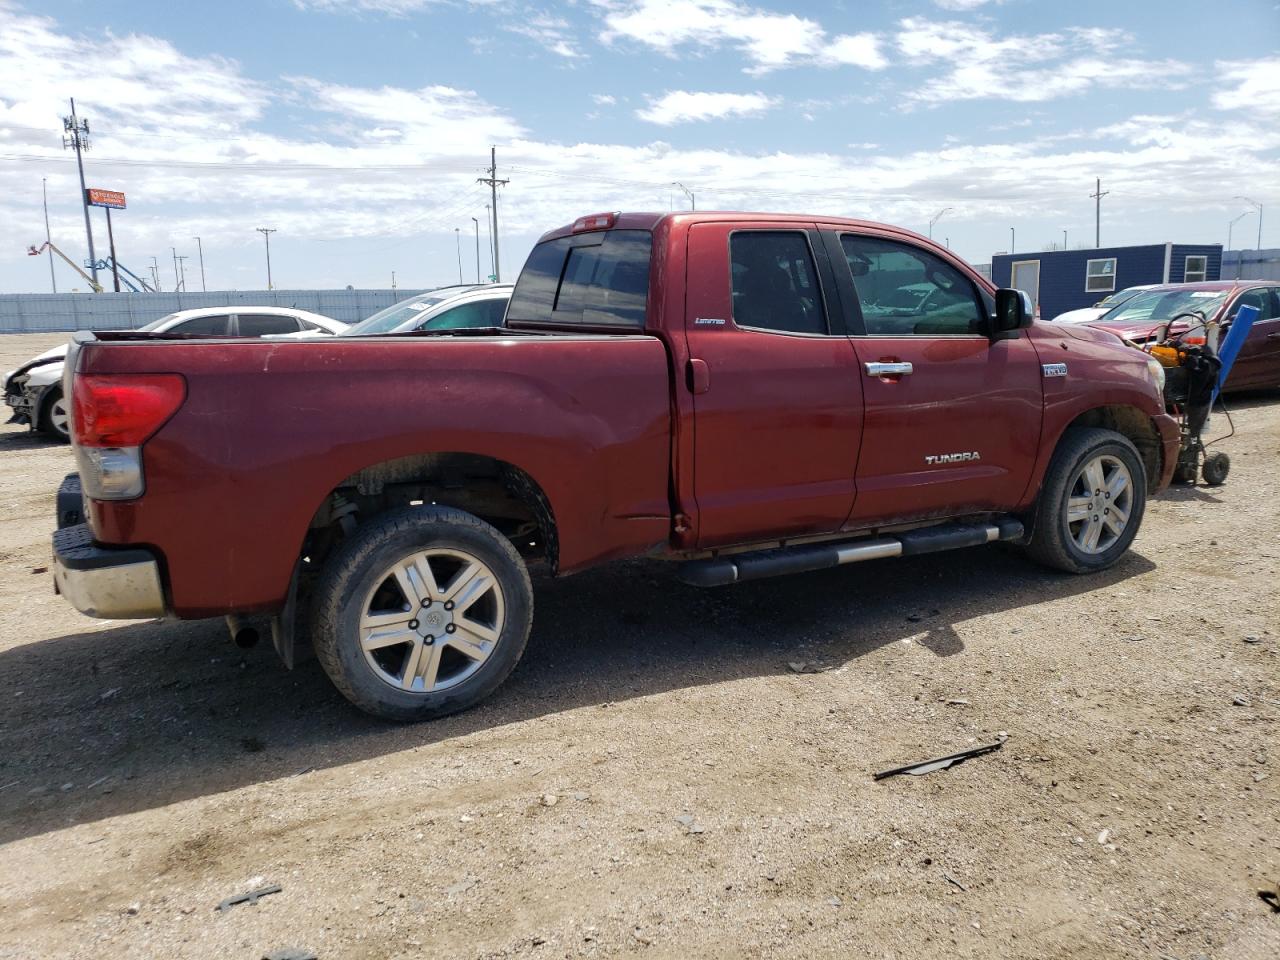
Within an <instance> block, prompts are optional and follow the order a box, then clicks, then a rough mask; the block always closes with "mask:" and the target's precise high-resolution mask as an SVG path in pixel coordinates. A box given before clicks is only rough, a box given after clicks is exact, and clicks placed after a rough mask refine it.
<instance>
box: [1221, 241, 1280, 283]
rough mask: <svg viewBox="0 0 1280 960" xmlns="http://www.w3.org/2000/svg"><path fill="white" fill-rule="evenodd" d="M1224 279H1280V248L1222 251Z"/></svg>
mask: <svg viewBox="0 0 1280 960" xmlns="http://www.w3.org/2000/svg"><path fill="white" fill-rule="evenodd" d="M1222 279H1223V280H1280V248H1276V247H1271V248H1270V249H1267V250H1224V251H1222Z"/></svg>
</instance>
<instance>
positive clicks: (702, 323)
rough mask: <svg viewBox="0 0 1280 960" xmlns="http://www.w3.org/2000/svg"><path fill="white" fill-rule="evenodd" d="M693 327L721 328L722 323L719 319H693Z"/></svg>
mask: <svg viewBox="0 0 1280 960" xmlns="http://www.w3.org/2000/svg"><path fill="white" fill-rule="evenodd" d="M693 325H694V326H695V327H723V326H724V321H723V320H721V319H720V318H719V317H695V318H694V320H693Z"/></svg>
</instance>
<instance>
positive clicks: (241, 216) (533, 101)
mask: <svg viewBox="0 0 1280 960" xmlns="http://www.w3.org/2000/svg"><path fill="white" fill-rule="evenodd" d="M70 97H75V98H76V106H77V112H78V113H79V115H80V116H81V117H84V118H87V120H88V122H89V128H90V150H89V152H88V153H87V154H86V155H85V168H86V170H85V172H86V178H87V183H88V186H90V187H101V188H105V189H113V190H122V191H124V192H125V193H126V195H127V197H128V208H127V209H126V210H124V211H120V212H118V213H116V214H113V226H114V231H115V238H116V247H117V253H118V255H119V259H120V262H121V263H122V264H124V265H125V266H128V267H130V268H132V269H133V270H134V271H135V272H137V273H144V272H148V268H149V267H150V265H151V263H152V258H153V257H154V258H156V263H157V264H158V268H159V269H158V272H159V277H160V282H161V284H162V287H163V289H165V290H169V289H172V287H173V285H174V280H175V276H174V273H175V271H174V266H173V259H172V257H173V254H174V252H176V253H177V254H178V255H185V256H187V257H188V258H189V259H187V260H186V261H183V263H184V265H185V271H186V284H187V289H190V290H198V289H200V283H201V281H200V277H199V266H198V262H197V253H198V251H197V244H196V241H195V239H194V238H195V237H197V236H199V237H200V238H201V243H200V246H201V248H202V250H203V256H204V265H205V281H206V283H207V286H208V289H210V290H216V289H239V290H249V289H263V288H264V287H265V286H266V264H265V249H264V241H263V235H262V234H261V233H258V232H257V230H256V228H258V227H270V228H274V229H275V230H276V231H277V232H275V233H273V234H271V269H272V275H273V280H274V282H275V286H276V287H278V288H288V287H345V286H347V285H352V286H355V287H357V288H363V287H376V288H384V287H389V286H390V285H391V283H392V274H393V272H394V278H395V283H396V285H397V286H398V287H399V288H402V289H409V288H415V289H416V288H420V287H427V286H435V285H439V284H444V283H451V282H458V279H459V273H460V272H461V276H462V277H463V278H464V279H466V280H474V279H475V277H476V275H477V255H476V236H477V233H478V235H479V245H480V253H479V258H478V259H479V261H480V262H479V273H480V274H481V275H487V274H489V273H490V269H491V256H490V253H489V249H490V248H489V237H488V219H487V217H488V214H487V211H486V204H487V203H488V202H489V188H488V187H487V186H484V185H482V184H480V183H478V182H477V180H478V178H481V177H484V176H486V168H487V166H488V163H489V149H490V147H491V146H493V147H495V148H496V150H497V161H498V176H499V178H501V179H506V180H509V181H510V182H509V183H507V184H506V185H504V186H502V187H500V188H499V194H498V208H499V241H500V245H499V254H500V263H501V265H502V267H503V269H502V275H503V279H504V280H512V279H514V278H515V274H516V271H517V270H518V267H519V265H520V264H521V263H522V262H523V261H524V258H525V256H526V255H527V254H528V252H529V250H530V248H531V247H532V245H533V244H534V243H535V242H536V240H537V238H538V236H539V235H540V234H541V233H542V232H543V231H545V230H548V229H551V228H553V227H555V226H558V225H560V224H563V223H566V222H569V221H572V220H573V219H575V218H576V217H578V216H581V215H583V214H587V213H594V212H600V211H607V210H659V211H665V210H681V209H687V208H688V206H689V205H690V204H691V203H695V204H696V206H697V208H698V209H700V210H709V209H717V210H763V211H785V212H806V213H813V214H823V215H838V216H853V217H860V218H864V219H871V220H879V221H884V222H889V223H895V224H900V225H902V226H906V227H909V228H912V229H915V230H918V231H920V232H921V233H927V232H928V231H929V229H930V221H931V220H935V223H934V225H933V227H932V231H933V235H934V237H935V238H936V239H939V240H943V241H945V242H947V243H949V245H950V246H951V247H952V248H953V249H954V250H956V251H957V252H958V253H959V254H960V255H962V256H964V257H965V258H967V259H968V260H970V261H971V262H974V263H985V262H989V261H990V259H991V255H992V254H993V253H995V252H1003V251H1007V250H1009V249H1011V245H1012V248H1013V249H1016V250H1020V251H1030V250H1042V249H1047V248H1049V247H1050V245H1051V244H1056V245H1058V246H1061V245H1062V243H1063V242H1064V231H1066V233H1065V242H1066V243H1067V244H1068V245H1069V246H1071V247H1073V248H1074V247H1077V246H1080V245H1092V244H1093V240H1094V213H1095V208H1094V201H1093V200H1092V199H1091V198H1090V194H1091V193H1093V192H1094V182H1095V178H1101V180H1102V189H1103V190H1104V191H1107V195H1106V196H1105V197H1104V198H1103V199H1102V224H1101V233H1102V242H1103V244H1106V245H1120V244H1129V243H1164V242H1169V241H1176V242H1187V243H1195V242H1210V243H1226V241H1227V233H1228V223H1229V222H1230V221H1232V220H1233V219H1234V218H1237V217H1239V215H1241V214H1244V216H1243V217H1240V218H1239V219H1238V220H1237V221H1236V222H1235V225H1234V228H1233V229H1234V233H1233V236H1232V239H1233V240H1234V244H1233V245H1234V246H1235V247H1241V246H1249V247H1252V246H1254V245H1256V243H1257V229H1258V213H1257V211H1256V210H1255V209H1254V208H1253V207H1252V206H1250V204H1249V203H1247V202H1246V201H1244V200H1241V199H1238V198H1239V197H1247V198H1249V199H1250V200H1252V201H1254V202H1256V203H1260V204H1262V205H1263V208H1264V211H1263V213H1264V216H1263V222H1262V227H1263V237H1262V244H1263V246H1264V247H1265V246H1280V3H1277V2H1276V0H1217V2H1215V3H1213V4H1211V5H1208V6H1206V5H1205V4H1204V3H1203V2H1200V0H1197V2H1195V3H1192V2H1184V0H1125V2H1122V3H1117V2H1115V0H1105V2H1099V0H1070V2H1064V0H1060V2H1056V3H1049V2H1043V0H880V2H876V3H870V2H858V0H844V2H837V3H831V4H818V3H811V4H796V3H787V2H783V0H758V2H750V3H748V2H739V0H576V2H564V3H539V2H525V0H252V2H249V0H220V2H218V3H216V4H215V3H202V2H197V0H187V2H184V3H182V4H177V3H174V2H172V0H168V2H153V0H114V2H112V3H101V2H87V0H41V2H40V3H39V4H38V5H37V4H34V3H27V2H20V0H0V292H5V293H12V292H47V291H48V290H49V289H50V278H49V268H48V264H47V262H46V260H45V259H44V258H37V257H30V256H27V255H26V248H27V246H28V245H30V244H39V243H41V242H43V240H44V217H43V211H42V202H41V188H42V180H47V190H48V206H49V220H50V225H51V232H52V236H53V240H54V242H55V243H56V244H58V245H59V246H60V247H61V248H63V249H64V250H65V251H66V252H67V254H68V255H69V256H71V257H72V258H73V259H76V260H83V259H84V258H85V257H86V256H87V245H86V240H85V231H84V219H83V213H82V210H81V206H80V195H79V183H78V179H77V173H76V167H75V162H74V155H73V152H72V151H69V150H65V149H64V147H63V143H62V136H63V122H62V118H63V116H64V115H66V114H67V113H68V112H69V107H68V98H70ZM677 184H679V185H677ZM690 193H691V194H692V195H693V199H692V200H691V199H690V197H689V195H688V194H690ZM472 218H475V221H473V219H472ZM93 224H94V237H95V242H96V245H97V248H98V255H99V256H104V255H105V247H106V236H105V235H106V226H105V219H104V213H103V211H102V210H94V211H93ZM459 260H460V261H461V271H460V270H459ZM57 271H58V273H57V280H58V289H59V290H61V291H65V290H68V289H73V288H79V289H85V284H84V281H83V280H81V279H80V278H79V277H77V276H75V275H74V274H73V273H72V272H71V271H70V269H69V268H67V267H65V266H64V265H62V264H61V263H59V264H58V267H57Z"/></svg>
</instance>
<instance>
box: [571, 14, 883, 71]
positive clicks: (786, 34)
mask: <svg viewBox="0 0 1280 960" xmlns="http://www.w3.org/2000/svg"><path fill="white" fill-rule="evenodd" d="M592 2H593V3H595V5H596V6H597V7H599V8H601V9H603V11H604V29H603V31H602V32H601V34H600V40H601V42H603V43H605V44H612V43H616V42H617V41H618V40H620V39H624V40H630V41H634V42H636V43H640V44H643V45H644V46H647V47H650V48H651V49H654V50H658V51H659V52H661V53H664V54H667V55H669V56H674V55H675V53H676V51H678V50H679V49H681V48H683V47H702V48H717V47H720V46H724V45H728V46H732V47H734V48H736V49H738V50H739V51H740V52H741V53H742V54H743V55H744V56H746V58H747V60H748V61H749V62H750V65H749V66H748V67H746V70H745V72H747V73H749V74H755V75H759V74H764V73H768V72H770V71H773V70H779V69H783V68H786V67H795V66H800V65H804V64H809V65H818V66H841V65H852V66H859V67H863V68H865V69H867V70H879V69H881V68H883V67H885V66H887V65H888V61H887V60H886V59H885V58H884V56H883V55H882V54H881V53H880V49H879V40H878V38H877V37H876V36H875V35H874V34H870V33H859V34H841V35H839V36H835V37H829V36H828V35H827V33H826V31H825V30H824V29H823V28H822V26H821V25H820V24H818V23H817V22H816V21H813V20H809V19H807V18H804V17H798V16H796V15H795V14H790V13H787V14H782V13H772V12H769V11H765V10H759V9H756V8H754V7H749V6H747V5H745V4H742V3H738V2H736V0H627V2H619V0H592Z"/></svg>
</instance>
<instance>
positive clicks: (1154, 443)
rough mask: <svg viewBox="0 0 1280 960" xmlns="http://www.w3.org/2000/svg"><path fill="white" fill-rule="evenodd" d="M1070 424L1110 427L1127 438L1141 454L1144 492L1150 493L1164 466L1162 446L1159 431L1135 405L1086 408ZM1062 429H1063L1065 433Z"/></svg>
mask: <svg viewBox="0 0 1280 960" xmlns="http://www.w3.org/2000/svg"><path fill="white" fill-rule="evenodd" d="M1072 427H1101V428H1103V429H1106V430H1114V431H1115V432H1116V433H1119V434H1122V435H1123V436H1125V437H1128V438H1129V440H1130V442H1132V443H1133V445H1134V446H1135V447H1137V448H1138V454H1139V456H1141V457H1142V465H1143V466H1144V467H1146V470H1147V492H1148V493H1154V492H1155V489H1156V487H1157V486H1158V485H1159V483H1160V471H1161V468H1162V467H1163V466H1164V446H1163V444H1161V442H1160V431H1159V430H1157V429H1156V425H1155V423H1154V422H1153V421H1152V420H1151V418H1150V417H1149V416H1147V414H1145V413H1143V412H1142V411H1141V410H1139V409H1138V408H1137V407H1130V406H1126V405H1124V404H1118V405H1115V406H1109V407H1094V408H1093V409H1092V410H1086V411H1085V412H1084V413H1082V414H1080V416H1078V417H1076V418H1075V419H1074V420H1072V421H1071V422H1070V423H1069V424H1067V430H1070V429H1071V428H1072ZM1065 432H1066V431H1063V433H1064V434H1065Z"/></svg>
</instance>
